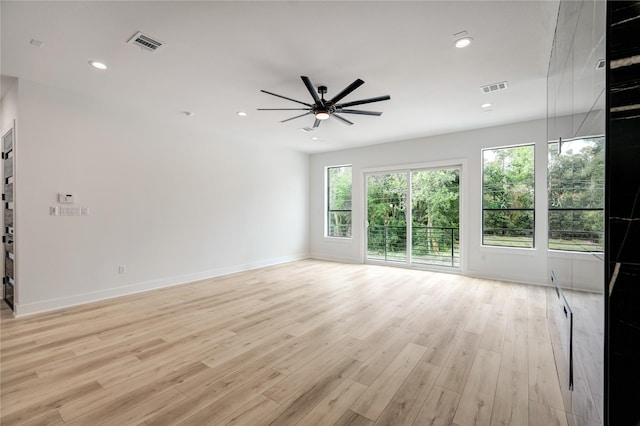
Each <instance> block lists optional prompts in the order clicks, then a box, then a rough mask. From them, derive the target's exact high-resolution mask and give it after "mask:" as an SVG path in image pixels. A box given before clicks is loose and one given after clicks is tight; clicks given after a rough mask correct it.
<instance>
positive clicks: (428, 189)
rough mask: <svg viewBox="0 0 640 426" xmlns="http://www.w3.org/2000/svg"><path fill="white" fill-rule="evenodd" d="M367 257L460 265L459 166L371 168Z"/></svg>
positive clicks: (377, 260)
mask: <svg viewBox="0 0 640 426" xmlns="http://www.w3.org/2000/svg"><path fill="white" fill-rule="evenodd" d="M365 181H366V185H367V190H366V194H367V222H366V223H367V233H366V235H367V241H366V245H367V261H369V262H374V263H375V262H386V263H393V264H405V265H408V266H411V265H434V266H444V267H452V268H458V267H459V266H460V245H459V241H460V238H459V223H460V219H459V216H460V213H459V212H460V191H459V189H460V170H459V168H457V167H455V168H439V169H420V170H403V171H394V172H382V173H369V174H367V175H366V180H365Z"/></svg>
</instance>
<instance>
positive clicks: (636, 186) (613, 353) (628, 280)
mask: <svg viewBox="0 0 640 426" xmlns="http://www.w3.org/2000/svg"><path fill="white" fill-rule="evenodd" d="M607 14H608V17H607V18H608V22H607V59H608V61H609V72H608V81H607V102H608V115H607V120H608V122H607V156H606V171H607V183H606V202H607V215H606V221H607V235H606V250H605V259H606V263H605V265H606V279H607V286H608V291H607V294H610V296H609V297H608V300H607V316H606V327H607V336H606V343H607V344H606V358H607V362H606V369H605V381H606V383H607V385H608V386H607V387H606V388H605V401H606V405H605V410H606V411H605V415H606V417H607V420H608V424H609V425H634V426H635V425H638V424H640V408H639V406H638V403H639V402H640V222H639V221H638V218H639V217H640V170H638V167H639V165H640V108H638V107H637V105H638V104H639V103H640V90H638V85H639V84H640V65H638V64H633V62H634V61H632V60H630V58H631V57H633V56H637V55H640V43H638V34H640V2H638V1H634V2H624V1H608V2H607Z"/></svg>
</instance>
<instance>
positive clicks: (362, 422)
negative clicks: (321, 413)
mask: <svg viewBox="0 0 640 426" xmlns="http://www.w3.org/2000/svg"><path fill="white" fill-rule="evenodd" d="M372 424H373V422H372V421H371V420H369V419H368V418H366V417H363V416H361V415H360V414H358V413H354V412H353V411H351V410H349V411H347V412H346V413H344V415H343V416H342V417H340V418H339V419H338V421H336V422H335V423H334V425H333V426H371V425H372Z"/></svg>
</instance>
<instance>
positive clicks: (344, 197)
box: [328, 166, 351, 210]
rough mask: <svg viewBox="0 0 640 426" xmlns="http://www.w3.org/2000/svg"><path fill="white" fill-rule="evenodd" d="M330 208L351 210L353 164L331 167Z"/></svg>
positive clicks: (329, 170)
mask: <svg viewBox="0 0 640 426" xmlns="http://www.w3.org/2000/svg"><path fill="white" fill-rule="evenodd" d="M328 173H329V210H351V166H343V167H330V168H329V169H328Z"/></svg>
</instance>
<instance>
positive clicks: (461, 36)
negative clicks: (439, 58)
mask: <svg viewBox="0 0 640 426" xmlns="http://www.w3.org/2000/svg"><path fill="white" fill-rule="evenodd" d="M453 40H454V41H453V45H454V46H455V47H457V48H458V49H462V48H463V47H467V46H468V45H470V44H471V41H472V40H473V38H471V37H469V34H467V32H466V31H460V32H459V33H455V34H454V35H453Z"/></svg>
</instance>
